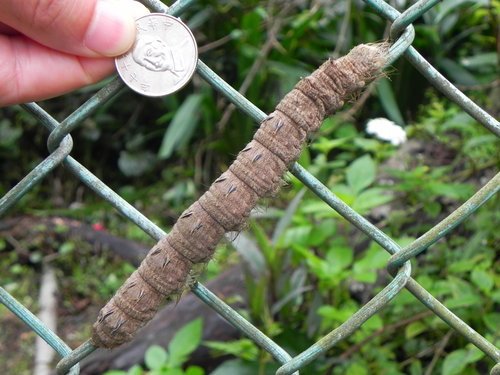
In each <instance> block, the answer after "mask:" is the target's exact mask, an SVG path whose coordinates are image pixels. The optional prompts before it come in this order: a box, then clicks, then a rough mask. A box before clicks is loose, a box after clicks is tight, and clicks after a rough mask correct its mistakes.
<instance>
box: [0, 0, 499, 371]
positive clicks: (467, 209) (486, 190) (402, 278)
mask: <svg viewBox="0 0 500 375" xmlns="http://www.w3.org/2000/svg"><path fill="white" fill-rule="evenodd" d="M194 1H195V0H178V1H177V2H175V3H174V4H173V5H172V6H171V7H167V6H166V5H164V4H163V3H162V2H160V1H159V0H141V2H142V3H144V5H146V6H147V7H148V8H149V9H150V10H151V11H154V12H161V13H168V14H171V15H174V16H178V15H180V14H181V13H182V12H183V11H184V10H185V9H186V8H187V7H189V6H190V5H191V4H192V3H194ZM439 1H440V0H420V1H417V2H416V3H415V4H413V5H412V6H411V7H409V8H408V9H407V10H406V11H405V12H403V13H400V12H398V11H397V10H396V9H394V8H393V7H392V6H390V5H389V4H388V3H386V2H385V1H383V0H364V2H365V3H367V4H368V5H369V6H371V7H372V8H373V9H374V10H375V11H376V12H377V13H379V14H380V15H381V16H382V17H384V18H386V19H387V20H389V21H391V22H392V27H391V32H390V35H391V38H392V41H393V45H392V47H391V49H390V51H389V62H388V64H391V63H392V62H394V61H395V60H396V59H398V58H400V57H401V56H404V57H405V58H406V59H408V61H409V62H410V63H411V64H413V66H415V68H416V69H417V70H418V71H419V72H420V73H421V74H422V75H423V76H424V77H425V78H426V79H427V80H428V81H429V82H430V83H431V84H433V85H434V86H435V87H436V88H437V89H438V90H439V91H441V92H442V93H443V94H444V95H446V96H447V97H448V98H449V99H450V100H452V101H454V102H455V103H457V104H458V105H459V106H460V107H461V108H462V109H463V110H464V111H465V112H467V113H468V114H469V115H470V116H472V117H473V118H474V119H475V120H477V121H478V122H479V123H480V124H482V125H483V126H484V127H486V128H487V129H489V130H490V131H491V132H492V133H494V134H496V135H497V136H500V124H499V122H498V121H497V120H496V119H494V118H493V117H491V116H490V115H489V114H488V113H486V112H485V111H484V110H483V109H482V108H480V107H479V106H477V105H476V104H475V103H474V102H473V101H471V100H470V99H469V98H468V97H467V96H465V95H464V94H463V93H462V92H461V91H460V90H458V89H457V88H456V87H454V86H453V85H452V84H451V83H450V82H449V81H448V80H446V79H445V78H444V77H443V76H442V75H441V74H440V73H439V72H438V71H437V70H436V69H435V68H434V67H433V66H432V65H431V64H430V63H429V62H427V61H426V60H425V59H424V58H423V57H422V55H420V54H419V53H418V51H417V50H416V49H415V48H413V47H412V46H411V44H412V42H413V39H414V36H415V33H414V29H413V26H412V22H413V21H415V19H417V18H418V17H420V16H421V15H422V14H423V13H424V12H426V11H427V10H429V9H430V8H432V7H433V6H434V5H436V4H437V3H438V2H439ZM197 72H198V74H199V75H200V76H201V77H202V78H203V79H205V80H206V81H207V82H208V83H209V84H210V85H212V87H214V88H215V89H216V90H217V91H219V92H220V93H221V94H223V95H224V96H225V97H226V98H227V99H228V100H229V101H231V102H232V103H233V104H235V105H236V107H238V108H239V109H240V110H241V111H242V112H243V113H245V114H246V115H248V116H250V117H251V118H252V119H253V120H255V121H256V122H257V123H260V122H261V121H262V120H263V119H264V118H265V117H266V114H265V113H264V112H262V111H261V110H260V109H259V108H257V107H256V106H255V105H254V104H252V103H251V102H250V101H248V100H247V99H246V98H245V97H244V96H242V95H241V94H239V93H238V92H237V91H236V90H235V89H234V88H233V87H231V86H230V85H228V84H227V83H226V82H225V81H224V80H223V79H222V78H220V77H219V76H218V75H217V74H216V73H215V72H213V71H212V70H211V69H210V68H209V67H208V66H207V65H205V64H204V63H203V62H202V61H198V65H197ZM123 87H124V86H123V84H122V82H121V81H120V80H118V79H114V80H112V81H111V82H110V83H109V84H107V85H106V86H105V87H104V88H103V89H101V90H100V91H99V92H97V93H96V94H95V95H94V96H93V97H92V98H91V99H89V100H88V101H87V102H85V103H84V104H83V105H82V106H81V107H80V108H78V109H77V110H76V111H75V112H74V113H72V114H71V115H70V116H68V117H67V118H66V119H65V120H64V121H62V122H61V123H59V122H58V121H56V120H55V119H54V118H52V117H51V116H50V114H48V113H46V112H45V111H44V110H43V109H42V108H40V107H39V106H38V105H37V104H35V103H27V104H24V105H23V107H24V109H25V110H26V111H28V112H29V113H31V114H32V115H33V116H34V117H35V118H36V119H38V121H39V122H40V124H41V125H43V126H44V127H45V128H46V129H47V130H48V131H49V132H50V135H49V137H48V143H47V145H48V149H49V151H50V155H49V156H48V157H47V158H46V159H45V160H43V161H42V162H41V163H39V164H38V165H37V166H36V167H35V168H34V169H33V170H32V171H31V172H30V173H29V174H27V175H26V176H25V177H24V178H23V179H22V180H21V181H20V182H19V183H18V184H17V185H16V186H15V187H14V188H12V189H11V190H10V191H9V192H8V193H7V194H5V196H3V197H2V198H1V199H0V217H1V216H3V215H4V214H5V212H6V211H7V210H8V209H9V208H11V207H12V206H13V205H15V204H16V203H17V202H18V201H19V199H21V198H22V197H23V196H24V195H25V194H26V193H27V192H28V191H30V190H31V189H32V188H33V187H34V186H35V185H36V184H38V183H39V182H40V181H41V180H42V179H44V178H45V177H46V176H47V175H48V173H49V172H50V171H52V170H53V169H54V168H56V167H57V166H59V165H61V164H62V165H64V166H65V167H66V168H68V169H69V170H70V171H71V172H72V173H73V174H74V175H75V176H76V177H77V178H78V179H79V180H81V181H82V182H83V183H85V184H86V185H87V186H88V187H89V188H90V189H92V190H93V191H94V192H95V193H96V194H97V195H98V196H100V197H101V198H102V199H104V200H105V201H107V202H108V203H109V204H111V205H112V206H113V207H114V208H115V209H116V210H118V212H120V213H121V214H122V215H124V216H125V217H126V218H128V219H129V220H130V221H132V222H133V223H134V224H136V225H137V226H138V227H140V228H141V229H142V230H143V231H144V232H146V233H147V234H148V235H150V236H151V237H152V238H154V239H156V240H159V239H160V238H162V237H164V236H165V235H166V233H165V232H164V231H163V230H162V229H161V228H159V227H158V226H157V225H155V224H154V223H153V222H151V221H150V220H149V219H148V218H147V217H145V216H144V215H143V214H142V213H141V212H139V211H138V210H136V209H135V208H134V207H133V206H132V205H130V204H129V203H128V202H127V201H125V200H124V199H123V198H121V197H120V196H119V195H118V194H116V193H115V192H114V191H113V190H112V189H110V188H109V187H108V186H106V184H105V183H103V182H102V181H100V180H99V179H98V178H97V177H96V176H95V175H94V174H92V172H90V171H89V170H88V169H86V168H85V166H83V165H82V164H80V163H79V162H78V161H77V160H75V159H74V158H73V157H71V156H70V153H71V150H72V147H73V141H72V138H71V135H70V133H71V132H72V131H73V130H75V129H76V128H77V127H78V126H80V124H81V123H82V122H83V121H84V120H85V119H86V118H88V117H89V116H91V115H92V114H93V113H94V111H95V110H96V109H98V108H99V106H101V105H103V104H104V103H105V102H106V101H108V100H110V99H111V98H112V97H113V96H114V95H116V94H117V93H118V92H119V91H120V90H121V89H122V88H123ZM291 173H293V174H294V175H295V176H296V177H297V178H298V179H299V180H300V181H302V183H303V184H304V185H305V186H307V187H308V188H309V189H310V190H311V191H312V192H314V193H315V194H316V195H317V196H318V197H319V198H320V199H322V200H323V201H324V202H326V203H327V204H328V205H329V206H330V207H331V208H332V209H334V210H335V211H337V212H338V213H339V214H340V215H342V216H343V217H344V218H345V219H346V220H348V221H349V222H350V223H351V224H352V225H354V226H355V227H357V228H358V229H359V230H360V231H362V232H363V233H365V234H366V235H367V236H368V237H369V238H371V239H372V240H374V241H375V242H377V243H378V244H379V245H381V246H382V247H383V248H384V249H385V250H386V251H387V252H389V253H390V254H391V258H390V259H389V262H388V264H387V269H388V271H389V272H390V273H391V274H392V275H393V276H394V278H393V279H392V281H391V282H390V283H389V284H388V285H386V286H385V288H383V289H382V290H381V291H380V292H379V293H378V294H377V295H376V296H375V297H373V298H372V299H371V300H370V301H369V302H368V303H366V304H365V305H364V306H363V307H362V308H360V309H359V310H358V311H357V312H356V313H354V314H353V315H352V316H351V317H350V318H349V319H348V320H347V321H345V322H344V323H343V324H341V325H340V326H339V327H337V328H336V329H334V330H333V331H331V332H330V333H329V334H327V335H326V336H325V337H323V338H322V339H320V340H319V341H317V342H316V343H314V344H313V345H312V346H311V347H309V348H307V349H306V350H305V351H303V352H302V353H300V354H299V355H297V356H295V357H293V358H292V357H291V356H290V354H288V353H287V352H286V351H285V350H284V349H283V348H281V347H280V346H279V345H277V344H276V343H275V342H273V341H272V340H271V339H270V338H269V337H267V336H266V335H265V334H264V333H262V332H261V331H259V330H258V329H257V328H256V327H255V326H253V325H252V324H251V323H250V322H248V321H247V320H246V319H245V318H243V317H242V316H241V315H240V314H238V313H237V312H236V311H234V310H233V309H232V308H231V307H229V306H228V305H227V304H225V303H224V302H223V301H221V300H220V299H219V298H218V297H217V296H215V295H214V294H213V293H212V292H211V291H210V290H208V289H207V288H206V287H205V286H203V285H202V284H201V283H196V284H195V285H193V286H192V292H193V293H194V294H195V295H196V296H197V297H198V298H199V299H200V300H202V301H203V302H204V303H206V304H207V305H208V306H210V307H211V308H213V309H214V310H215V311H216V312H217V313H219V314H220V315H221V316H222V317H224V318H225V319H226V320H227V321H228V322H229V323H230V324H232V325H233V326H235V327H236V328H237V329H239V330H240V331H241V332H242V333H243V334H245V335H246V336H248V337H249V338H251V339H252V340H253V341H254V342H255V343H256V344H258V345H259V346H260V347H261V348H262V349H264V350H266V351H267V352H269V353H270V354H271V355H272V356H273V358H274V359H275V360H276V361H277V362H279V363H280V364H281V367H280V368H279V369H278V370H277V372H276V374H278V375H285V374H292V373H295V372H297V371H298V370H300V368H302V367H303V366H305V365H306V364H308V363H310V362H312V361H314V359H315V358H317V357H318V356H319V355H321V354H322V353H325V351H327V350H328V349H330V348H331V347H333V346H334V345H336V344H338V343H339V342H340V341H342V340H344V339H345V338H346V337H348V336H349V335H351V334H352V333H353V332H355V331H356V330H357V329H358V328H359V327H360V326H361V325H362V324H363V323H364V322H365V321H366V320H368V319H369V318H370V317H372V316H373V315H375V314H376V313H377V312H378V311H380V310H381V309H382V308H384V307H385V306H387V305H388V304H389V303H390V302H391V300H392V299H394V297H395V296H396V295H398V293H399V292H400V291H401V290H403V289H404V288H406V289H407V290H408V291H409V292H410V293H412V294H413V295H414V296H415V297H416V298H417V299H418V300H419V301H420V302H421V303H422V304H423V305H424V306H426V307H427V308H428V309H429V310H431V311H432V312H433V313H434V314H435V315H436V316H438V317H439V318H440V319H442V320H443V321H444V322H446V323H447V324H448V325H449V326H450V327H452V328H453V329H454V330H455V331H457V332H458V333H460V334H461V335H463V336H464V337H465V338H466V339H467V340H468V341H469V342H471V343H472V344H474V345H475V346H476V347H477V348H479V349H480V350H481V351H483V352H484V353H485V354H486V355H487V356H488V357H490V358H491V359H492V360H493V361H494V362H495V363H496V365H495V366H494V367H493V369H491V372H490V374H500V350H499V349H498V348H497V347H495V345H493V344H492V343H491V342H489V341H488V340H487V339H485V338H484V337H483V336H481V335H480V334H479V333H478V332H476V331H474V330H473V329H472V328H471V327H470V326H469V325H467V323H466V322H464V321H462V320H461V319H460V318H459V317H458V316H456V315H455V314H453V312H451V311H450V310H448V309H447V308H446V306H444V305H443V304H442V303H441V302H440V301H438V300H437V299H436V298H434V297H433V296H432V295H431V294H430V293H429V292H428V291H427V290H426V289H425V288H423V287H422V286H421V285H420V284H419V283H417V282H416V281H415V280H414V279H413V278H412V277H411V265H410V260H411V259H412V258H413V257H415V256H416V255H418V254H419V253H421V252H422V251H424V250H426V249H428V248H429V247H430V246H432V245H433V244H434V243H435V242H436V241H438V240H439V239H441V238H442V237H444V236H446V235H447V234H448V233H449V232H450V231H452V230H453V229H454V228H455V227H456V226H457V225H459V224H460V223H462V222H463V221H464V220H466V219H467V218H468V217H469V216H470V215H471V214H473V213H474V212H475V211H476V210H477V209H478V208H479V207H480V206H481V205H482V204H484V203H485V202H486V201H487V200H488V199H490V198H491V197H492V196H493V195H494V194H495V193H497V192H498V190H499V189H500V173H498V174H497V175H495V176H494V177H493V178H492V179H491V180H490V181H489V182H488V183H486V185H484V186H483V187H482V188H481V189H480V190H478V191H477V192H476V193H475V194H474V195H473V196H472V197H471V198H470V199H469V200H467V201H466V202H465V203H464V204H463V205H462V206H460V207H459V208H458V209H456V210H455V211H454V212H452V213H451V214H450V215H449V216H448V217H446V218H445V219H444V220H442V221H441V222H439V223H437V224H436V225H435V226H434V227H433V228H432V229H431V230H429V231H428V232H427V233H425V234H424V235H422V236H421V237H420V238H418V239H417V240H415V241H414V242H413V243H411V244H410V245H408V246H406V247H405V248H400V247H399V246H398V245H397V244H396V243H395V242H394V241H393V240H392V239H391V238H390V237H388V236H387V235H386V234H384V233H383V232H382V231H381V230H380V229H378V228H376V227H375V226H374V225H372V224H371V223H370V222H369V221H368V220H366V219H365V218H364V217H363V216H361V215H359V214H358V213H356V212H355V211H354V210H353V209H352V208H351V207H349V206H348V205H346V204H345V203H344V202H343V201H342V200H340V199H339V198H338V197H337V196H336V195H335V194H333V193H332V192H331V191H330V190H329V189H328V188H327V187H326V186H325V185H323V184H322V183H321V182H320V181H319V180H317V179H316V178H315V177H314V176H312V175H311V174H310V173H309V172H307V171H306V170H305V169H304V168H303V167H301V166H300V165H299V164H297V163H296V164H294V165H293V166H292V168H291ZM0 302H1V303H2V304H4V305H5V306H6V307H7V308H8V309H9V310H10V311H12V312H13V313H14V314H15V315H16V316H17V317H18V318H19V319H21V320H22V321H23V322H24V323H25V324H26V325H28V326H29V327H30V328H31V329H32V330H33V331H35V332H36V334H37V335H39V336H40V337H42V338H43V340H45V341H46V342H47V343H48V344H49V345H50V346H51V347H52V348H53V349H54V350H55V351H56V352H57V353H58V354H59V355H60V356H61V357H62V359H61V360H60V362H59V363H58V365H57V374H66V373H70V374H73V375H77V374H79V365H78V363H79V361H80V360H82V359H83V358H85V357H86V356H87V355H89V354H90V353H91V352H93V351H94V350H95V349H96V348H95V347H94V346H93V345H92V344H91V342H90V341H87V342H85V343H84V344H83V345H81V346H80V347H78V348H76V349H75V350H71V348H69V347H68V345H66V343H65V342H64V341H63V340H62V339H61V338H60V337H58V336H57V335H56V334H55V333H54V332H52V331H51V330H50V329H48V328H47V327H46V326H45V325H44V324H43V323H42V322H41V321H40V320H39V319H38V318H37V317H36V316H34V315H33V314H32V313H31V312H30V311H29V310H28V309H27V308H26V307H24V306H23V305H22V304H21V303H20V302H18V301H17V300H16V299H15V298H14V297H12V296H11V295H10V294H9V293H8V292H7V291H6V290H5V289H3V288H2V287H0Z"/></svg>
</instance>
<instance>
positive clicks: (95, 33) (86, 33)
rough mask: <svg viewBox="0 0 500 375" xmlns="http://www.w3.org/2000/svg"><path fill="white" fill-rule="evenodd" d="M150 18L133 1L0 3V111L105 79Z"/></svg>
mask: <svg viewBox="0 0 500 375" xmlns="http://www.w3.org/2000/svg"><path fill="white" fill-rule="evenodd" d="M147 13H148V10H147V9H146V7H144V6H143V5H142V4H140V3H138V2H136V1H131V0H0V56H1V57H2V62H1V64H0V106H6V105H10V104H16V103H23V102H27V101H33V100H41V99H47V98H50V97H54V96H57V95H60V94H63V93H66V92H68V91H71V90H74V89H76V88H79V87H82V86H85V85H88V84H91V83H94V82H98V81H99V80H101V79H103V78H104V77H106V76H107V75H109V74H110V73H112V72H113V70H114V63H113V59H112V58H111V57H112V56H118V55H120V54H122V53H124V52H126V51H127V50H128V49H129V48H130V47H131V46H132V44H133V43H134V40H135V34H136V29H135V22H134V20H135V19H136V18H138V17H140V16H142V15H145V14H147Z"/></svg>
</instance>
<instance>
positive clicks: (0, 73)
mask: <svg viewBox="0 0 500 375" xmlns="http://www.w3.org/2000/svg"><path fill="white" fill-rule="evenodd" d="M0 56H2V60H3V62H2V64H0V82H1V84H0V107H1V106H6V105H11V104H17V103H25V102H28V101H34V100H41V99H48V98H51V97H54V96H58V95H61V94H64V93H66V92H69V91H72V90H75V89H76V88H79V87H82V86H85V85H89V84H91V83H95V82H98V81H100V80H101V79H103V78H104V77H106V76H107V75H109V74H110V73H112V72H113V71H114V64H113V59H110V58H104V57H102V58H89V57H78V56H75V55H69V54H65V53H63V52H59V51H55V50H53V49H50V48H48V47H45V46H42V45H41V44H38V43H36V42H33V41H32V40H30V39H29V38H27V37H26V36H23V35H20V36H11V37H8V36H0Z"/></svg>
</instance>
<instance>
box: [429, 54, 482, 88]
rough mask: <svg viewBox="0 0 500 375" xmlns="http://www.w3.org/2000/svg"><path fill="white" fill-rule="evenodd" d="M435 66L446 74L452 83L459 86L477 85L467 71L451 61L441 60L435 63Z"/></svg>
mask: <svg viewBox="0 0 500 375" xmlns="http://www.w3.org/2000/svg"><path fill="white" fill-rule="evenodd" d="M437 65H438V66H439V67H440V68H442V69H443V70H444V71H445V72H446V73H447V75H448V77H449V78H451V80H452V81H453V82H454V83H458V84H461V85H477V84H478V83H479V82H478V80H477V79H476V77H474V76H473V75H472V74H471V73H469V71H468V70H467V69H465V68H464V67H463V66H461V65H459V64H457V63H456V62H455V61H453V60H450V59H446V58H442V59H439V60H438V61H437Z"/></svg>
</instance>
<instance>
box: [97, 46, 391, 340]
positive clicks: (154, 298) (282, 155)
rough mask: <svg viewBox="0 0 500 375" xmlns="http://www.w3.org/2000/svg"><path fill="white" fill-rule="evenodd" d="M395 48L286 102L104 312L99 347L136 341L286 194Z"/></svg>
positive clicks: (304, 85) (332, 64) (343, 67)
mask: <svg viewBox="0 0 500 375" xmlns="http://www.w3.org/2000/svg"><path fill="white" fill-rule="evenodd" d="M387 48H388V46H387V44H373V45H365V44H363V45H359V46H357V47H355V48H354V49H352V50H351V52H349V54H348V55H346V56H344V57H342V58H339V59H337V60H328V61H327V62H325V63H324V64H323V65H321V67H319V68H318V69H317V70H316V71H315V72H314V73H313V74H311V75H310V76H308V77H306V78H304V79H302V80H301V81H300V82H299V83H298V84H297V85H296V86H295V88H294V89H293V90H292V91H291V92H290V93H288V94H287V95H286V96H285V97H284V98H283V100H282V101H281V102H280V103H279V104H278V106H277V107H276V110H275V111H274V112H273V113H272V114H271V115H269V116H268V117H267V118H266V119H264V121H263V122H262V123H261V125H260V128H259V129H258V130H257V132H256V133H255V135H254V137H253V140H252V141H251V142H250V143H249V144H248V145H247V146H246V147H245V148H244V149H243V150H242V151H241V152H240V153H239V154H238V156H237V158H236V160H235V161H234V162H233V164H232V165H231V166H230V167H229V169H228V170H227V171H226V172H224V173H223V174H222V175H221V176H220V177H219V178H218V179H217V180H215V182H214V183H213V184H212V186H210V188H209V189H208V191H207V192H205V194H203V195H202V196H201V198H200V199H199V200H198V201H197V202H195V203H194V204H193V205H191V207H189V208H188V209H187V210H186V211H184V213H183V214H182V215H181V216H180V218H179V220H178V221H177V223H176V224H175V225H174V227H173V229H172V231H171V232H170V233H169V235H168V236H166V237H164V238H163V239H161V240H160V241H159V242H158V243H157V244H156V245H155V246H154V247H153V248H152V249H151V250H150V252H149V253H148V255H147V256H146V258H145V259H144V261H143V262H142V263H141V265H140V266H139V268H138V269H137V270H136V271H135V272H134V273H133V274H132V275H131V276H130V278H129V279H128V280H127V281H126V282H125V283H124V284H123V286H122V287H121V288H120V289H119V290H118V292H117V293H116V295H115V296H114V297H113V298H112V299H111V300H110V301H109V302H108V304H107V305H106V306H104V307H103V308H102V310H101V311H100V313H99V317H98V319H97V321H96V322H95V323H94V326H93V334H92V342H93V344H94V345H95V346H98V347H104V348H113V347H115V346H118V345H120V344H122V343H124V342H127V341H130V340H131V339H132V337H133V336H134V335H135V333H136V331H137V330H138V329H139V328H141V327H142V326H144V325H145V324H146V323H147V322H148V321H149V320H151V319H152V318H153V316H154V314H155V313H156V311H157V310H158V308H159V307H160V305H161V304H162V302H163V301H164V300H165V299H166V298H167V297H169V296H172V295H178V294H179V293H181V292H182V290H183V289H184V288H185V286H186V284H187V282H188V278H189V275H190V271H191V269H192V268H193V266H194V265H196V264H200V263H205V262H207V261H208V260H209V259H210V258H211V257H212V255H213V252H214V249H215V247H216V245H217V243H218V242H219V241H220V240H221V238H222V237H223V236H224V234H225V232H228V231H234V230H239V229H241V228H242V226H243V225H244V223H245V221H246V219H247V217H248V215H249V214H250V211H251V210H252V208H253V207H254V206H255V205H256V203H257V200H258V199H259V198H262V197H266V196H269V195H272V194H274V193H276V192H277V191H278V189H279V187H280V184H281V180H282V177H283V174H284V173H285V171H286V170H287V167H288V166H289V165H290V164H291V163H293V162H294V161H295V160H296V159H297V158H298V157H299V154H300V152H301V148H302V145H303V144H304V141H305V140H306V138H307V136H308V135H309V134H310V133H313V132H315V131H316V130H317V129H318V128H319V126H320V125H321V123H322V121H323V119H324V118H325V117H326V116H327V115H330V114H332V113H333V112H335V111H336V110H338V109H339V108H340V107H342V106H343V104H344V100H346V99H348V98H349V97H352V95H353V94H355V93H356V92H357V91H359V90H360V89H361V88H362V87H364V86H365V82H367V81H370V80H372V79H374V78H375V77H376V76H377V75H379V74H380V71H381V69H382V67H383V65H384V63H385V61H386V55H387Z"/></svg>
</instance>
